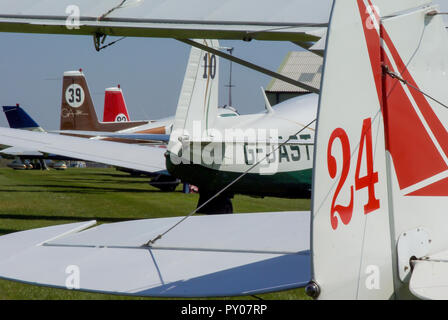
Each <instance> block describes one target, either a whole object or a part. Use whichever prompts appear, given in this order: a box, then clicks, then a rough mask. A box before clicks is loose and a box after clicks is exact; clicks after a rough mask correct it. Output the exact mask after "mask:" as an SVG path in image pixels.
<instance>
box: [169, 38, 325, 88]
mask: <svg viewBox="0 0 448 320" xmlns="http://www.w3.org/2000/svg"><path fill="white" fill-rule="evenodd" d="M177 40H178V41H180V42H183V43H186V44H188V45H190V46H193V47H196V48H199V49H201V50H204V51H207V52H210V53H212V54H215V55H217V56H219V57H221V58H224V59H227V60H230V61H232V62H235V63H238V64H240V65H242V66H245V67H247V68H249V69H253V70H255V71H258V72H261V73H264V74H266V75H268V76H271V77H273V78H276V79H279V80H281V81H284V82H287V83H289V84H292V85H294V86H297V87H299V88H302V89H305V90H307V91H310V92H313V93H317V94H319V93H320V90H319V89H317V88H315V87H312V86H309V85H307V84H305V83H303V82H300V81H297V80H294V79H291V78H289V77H286V76H284V75H282V74H280V73H278V72H274V71H271V70H269V69H265V68H263V67H260V66H258V65H256V64H253V63H251V62H249V61H246V60H243V59H240V58H237V57H235V56H233V55H230V54H227V53H224V52H222V51H219V50H217V49H214V48H211V47H207V46H205V45H203V44H200V43H198V42H196V41H193V40H189V39H177Z"/></svg>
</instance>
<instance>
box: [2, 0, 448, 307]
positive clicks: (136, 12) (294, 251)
mask: <svg viewBox="0 0 448 320" xmlns="http://www.w3.org/2000/svg"><path fill="white" fill-rule="evenodd" d="M60 2H61V1H57V2H56V1H54V2H53V1H48V0H47V1H44V2H39V1H37V2H36V1H34V2H33V5H31V6H30V8H31V9H30V10H29V11H26V9H22V8H27V7H26V6H23V7H22V5H25V4H30V2H29V1H15V2H10V3H9V5H10V6H11V8H13V9H9V8H8V7H7V6H5V7H3V6H2V5H1V6H0V12H6V13H8V14H2V15H1V17H0V29H1V30H4V31H14V30H15V31H21V32H60V33H93V32H94V31H95V30H96V31H97V32H101V31H104V32H106V31H107V32H114V30H116V29H114V28H117V29H119V28H120V27H126V28H125V29H126V30H127V31H126V32H129V33H131V32H135V34H134V35H141V36H144V35H150V32H149V31H148V29H151V28H156V26H160V25H158V23H161V22H166V21H165V20H162V18H164V16H163V14H161V15H160V16H159V18H160V19H159V20H155V19H154V16H152V15H151V18H152V20H150V21H147V20H145V14H148V12H150V11H149V8H150V7H151V4H152V3H150V2H135V1H133V2H132V3H133V4H135V6H138V5H139V3H140V5H141V6H142V7H141V8H138V9H136V8H133V7H132V6H129V7H126V8H123V11H121V10H122V9H121V8H120V6H118V7H114V6H113V1H101V2H99V3H100V4H102V5H105V4H106V3H107V4H109V5H110V6H109V8H110V9H111V10H109V11H107V10H105V11H104V13H103V14H101V13H99V12H95V11H94V9H91V10H90V11H89V10H87V8H88V7H89V6H88V5H86V6H87V8H86V9H84V10H81V12H86V14H87V16H82V17H81V19H80V22H81V25H82V27H81V29H79V30H77V31H76V30H75V31H72V30H67V31H64V30H63V27H60V28H58V27H57V22H58V21H59V20H61V19H62V18H61V17H62V16H63V12H64V11H63V10H64V8H61V7H60V6H59V3H60ZM250 2H251V1H248V3H249V4H250ZM56 3H57V4H58V5H56ZM78 3H79V4H84V3H85V2H84V1H79V2H78ZM123 3H124V4H126V2H122V4H123ZM172 3H176V4H177V5H179V6H180V7H181V8H183V6H182V5H181V4H180V1H179V2H177V1H168V2H167V5H168V4H172ZM204 3H205V1H204ZM207 3H209V1H207ZM213 3H214V4H215V2H213ZM270 3H271V2H270ZM287 3H288V4H289V6H288V7H287V9H288V10H286V11H288V12H283V15H281V14H280V15H279V16H275V17H274V18H272V19H271V20H269V19H268V21H273V20H275V19H276V18H278V19H283V18H288V14H289V13H291V15H293V14H296V13H299V12H300V10H291V9H294V3H295V2H287ZM297 3H300V1H297ZM226 4H228V6H227V7H226V6H222V7H221V8H222V10H221V11H219V10H218V11H217V13H216V14H217V16H211V17H210V16H207V15H206V13H204V19H200V18H203V17H197V19H198V20H199V21H200V23H198V25H196V26H191V25H188V23H185V22H186V21H185V20H186V19H187V18H191V17H190V16H188V11H187V10H185V11H183V10H178V11H176V14H178V15H181V16H182V15H183V14H184V15H185V16H186V17H183V16H182V17H178V16H176V17H175V18H176V19H177V22H179V24H176V23H175V21H174V22H173V24H171V25H168V26H167V25H165V26H164V27H162V26H160V28H161V29H157V28H156V31H155V32H154V34H153V35H155V36H168V37H169V36H172V37H176V36H178V35H179V34H180V31H179V30H178V29H176V28H183V31H184V33H183V35H186V34H191V35H192V36H195V37H197V36H198V35H203V36H207V35H208V34H209V33H207V32H211V33H213V35H214V36H216V35H221V36H222V37H227V38H239V39H242V38H243V36H244V35H245V36H247V35H248V33H245V32H240V31H241V30H245V29H246V31H247V30H248V31H253V30H254V29H257V28H258V27H259V26H260V25H259V24H257V23H256V22H257V21H263V20H261V19H262V18H263V16H262V15H260V12H258V11H257V12H255V13H250V12H251V11H250V10H248V11H245V10H238V11H235V10H230V9H232V8H231V7H232V4H234V5H236V4H235V2H233V1H229V2H226ZM249 4H248V5H249ZM283 4H284V3H283ZM302 4H303V3H302ZM61 5H62V4H61ZM238 5H241V4H240V3H238ZM245 5H246V2H245V3H244V6H245ZM273 5H274V4H273ZM266 6H268V5H267V4H266V3H265V2H262V5H261V7H260V6H259V8H261V9H262V10H265V9H268V8H267V7H266ZM275 6H276V8H282V6H281V5H280V6H279V4H278V3H275ZM93 7H94V8H98V7H101V6H98V5H97V4H95V6H92V7H91V8H93ZM168 7H169V6H168ZM168 7H164V8H160V9H159V8H158V10H155V11H154V12H155V13H157V12H159V13H163V12H164V9H165V10H168V9H169V8H168ZM253 7H256V6H253ZM50 8H51V9H52V10H50ZM81 8H82V6H81ZM112 8H113V9H112ZM171 8H174V7H171ZM178 8H179V7H178ZM207 8H209V9H210V7H207ZM143 9H146V10H143ZM168 11H169V10H168ZM206 11H207V10H204V12H206ZM19 12H20V13H19ZM109 12H112V16H109V15H108V13H109ZM154 12H150V13H154ZM223 12H224V13H223ZM225 12H232V13H233V12H239V13H240V14H242V15H243V13H245V12H249V13H247V15H248V16H247V17H246V20H248V19H250V21H252V22H253V23H248V24H246V25H247V28H245V26H246V25H244V26H243V23H242V21H243V20H244V18H241V19H240V20H238V19H237V20H238V21H236V20H233V22H232V21H227V22H228V23H227V24H219V23H217V22H219V21H216V20H219V19H220V18H222V19H223V17H229V15H227V16H226V15H225ZM242 12H243V13H242ZM262 12H263V11H262ZM271 13H272V11H267V12H266V13H265V14H266V15H270V14H271ZM439 13H440V12H439V11H438V10H437V7H436V6H433V4H432V1H430V0H395V1H390V0H375V1H372V0H356V1H345V0H336V1H334V5H333V8H332V14H331V20H330V25H329V29H328V32H327V42H326V50H325V60H324V72H323V80H322V86H321V93H320V97H319V112H318V126H317V137H316V146H315V156H314V162H315V165H314V181H313V199H312V211H311V213H306V212H302V213H301V212H277V213H256V214H239V215H219V216H201V217H189V218H188V219H186V218H182V219H179V218H167V219H154V220H142V221H131V222H122V223H115V224H106V225H101V226H98V227H93V228H90V227H92V226H93V224H94V223H95V222H89V223H75V224H68V225H60V226H53V227H48V228H42V229H36V230H30V231H24V232H19V233H12V234H9V235H6V236H2V237H0V276H1V277H3V278H5V279H12V280H17V281H23V282H27V283H33V284H40V285H47V286H54V287H61V288H64V287H69V288H78V289H81V290H88V291H98V292H109V293H122V294H131V295H148V296H165V297H166V296H168V297H174V296H176V297H192V296H222V295H224V296H227V295H240V294H255V293H261V292H269V291H278V290H283V289H289V288H296V287H302V286H306V291H307V292H308V293H309V294H310V295H311V296H313V297H315V298H318V299H389V298H397V299H399V298H403V299H404V298H411V297H418V298H424V299H444V298H448V263H447V262H446V261H447V256H448V253H447V250H448V237H447V235H446V223H447V222H448V221H447V219H448V218H447V215H446V212H445V211H446V205H447V200H446V199H447V196H448V194H447V193H448V188H447V179H448V178H447V176H448V174H447V172H448V132H447V130H446V127H445V126H444V123H447V121H446V118H447V114H446V103H447V100H448V98H447V95H446V87H447V85H448V83H447V78H446V74H447V70H446V68H447V67H448V38H447V37H448V36H447V32H446V30H445V26H444V24H443V20H442V18H441V15H440V14H439ZM91 14H93V15H95V14H96V18H95V19H90V18H89V17H91ZM120 14H122V16H119V17H117V15H120ZM173 14H174V11H173ZM103 15H104V16H103ZM214 17H217V19H216V20H213V18H214ZM289 17H290V18H291V19H292V17H293V16H289ZM131 18H134V19H133V20H132V22H128V20H129V21H130V20H131ZM206 18H207V19H206ZM126 19H127V20H126ZM198 20H195V21H194V22H198ZM181 21H182V22H184V23H185V24H184V25H183V26H181V25H180V22H181ZM284 21H288V20H284ZM290 21H297V20H290ZM49 22H53V23H49ZM187 22H188V21H187ZM212 22H216V24H213V23H212ZM221 22H222V21H221ZM139 23H140V24H141V26H144V27H146V28H147V29H144V30H138V31H137V28H136V26H135V25H133V26H131V25H132V24H137V25H138V24H139ZM128 24H129V25H128ZM273 24H274V25H276V24H275V23H273ZM105 26H108V28H103V27H105ZM277 26H278V25H277ZM294 26H297V24H295V25H294ZM109 27H110V29H109ZM164 28H165V29H164ZM171 29H172V30H171ZM109 30H111V31H109ZM132 30H133V31H132ZM204 30H205V31H204ZM210 30H211V31H210ZM238 30H240V31H238ZM258 30H259V31H261V30H263V28H262V27H260V28H259V29H258ZM264 30H265V29H264ZM295 31H296V32H299V35H297V34H295V33H294V32H292V30H288V32H281V31H275V32H269V31H267V34H265V33H263V32H261V33H259V34H257V35H258V37H259V38H260V39H263V38H264V39H266V38H269V37H270V36H272V37H273V38H275V37H276V36H278V38H277V39H281V40H292V39H294V38H296V39H298V38H300V37H302V36H303V34H302V33H300V32H302V31H303V30H300V27H299V30H295ZM145 32H148V33H147V34H145ZM273 33H274V34H273ZM279 33H281V34H280V35H279ZM249 34H250V35H252V34H251V33H250V32H249ZM348 92H350V94H347V93H348ZM9 130H12V129H1V131H0V143H4V141H1V140H8V139H5V135H8V134H9V135H11V136H13V133H11V132H14V130H12V131H9ZM409 141H412V143H409ZM164 230H165V231H164ZM73 270H75V271H76V272H74V273H73V272H72V271H73ZM66 272H68V273H69V276H68V274H67V273H66ZM70 272H72V273H70ZM75 275H76V277H75ZM73 279H75V280H76V279H77V281H73Z"/></svg>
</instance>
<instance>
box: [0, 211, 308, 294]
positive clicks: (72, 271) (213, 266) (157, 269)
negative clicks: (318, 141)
mask: <svg viewBox="0 0 448 320" xmlns="http://www.w3.org/2000/svg"><path fill="white" fill-rule="evenodd" d="M180 219H181V218H180V217H176V218H161V219H148V220H136V221H128V222H120V223H113V224H103V225H100V226H97V227H94V228H91V229H87V230H85V231H81V232H76V231H75V232H73V230H75V229H79V230H83V229H85V225H83V224H70V225H62V226H57V227H47V228H40V229H34V230H30V231H25V232H18V233H12V234H8V235H6V236H3V237H0V277H1V278H4V279H10V280H16V281H20V282H25V283H31V284H38V285H45V286H51V287H58V288H67V287H69V288H70V285H71V284H72V285H73V287H74V288H76V289H80V290H86V291H94V292H103V293H114V294H129V295H138V296H158V297H198V296H235V295H247V294H256V293H263V292H271V291H279V290H285V289H291V288H297V287H302V286H304V285H306V284H307V283H308V281H309V280H310V278H311V275H310V266H311V263H310V255H309V238H310V234H309V232H310V214H309V212H274V213H272V212H270V213H253V214H233V215H217V216H198V217H191V218H189V219H187V220H186V221H184V222H183V223H181V224H180V225H178V226H177V227H176V228H174V229H173V230H171V231H170V232H168V233H167V234H166V235H164V236H163V237H162V238H161V239H160V240H158V241H157V242H155V244H154V245H153V246H152V247H148V246H145V243H147V242H148V241H149V240H152V239H153V238H155V237H156V236H157V235H159V234H160V233H162V232H164V231H166V230H167V229H168V228H170V227H171V226H173V225H174V224H175V223H176V222H178V221H179V220H180Z"/></svg>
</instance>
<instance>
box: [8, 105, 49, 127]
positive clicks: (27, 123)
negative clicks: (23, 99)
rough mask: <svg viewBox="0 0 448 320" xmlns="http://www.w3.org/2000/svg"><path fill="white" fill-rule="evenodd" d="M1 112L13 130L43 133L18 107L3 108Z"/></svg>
mask: <svg viewBox="0 0 448 320" xmlns="http://www.w3.org/2000/svg"><path fill="white" fill-rule="evenodd" d="M3 112H4V113H5V115H6V119H8V123H9V126H10V127H11V128H13V129H25V130H34V131H36V130H37V131H43V129H42V128H41V127H40V126H39V125H38V124H37V123H36V121H34V120H33V118H31V117H30V115H29V114H28V113H26V111H25V110H23V109H22V108H21V107H20V106H19V105H16V106H3Z"/></svg>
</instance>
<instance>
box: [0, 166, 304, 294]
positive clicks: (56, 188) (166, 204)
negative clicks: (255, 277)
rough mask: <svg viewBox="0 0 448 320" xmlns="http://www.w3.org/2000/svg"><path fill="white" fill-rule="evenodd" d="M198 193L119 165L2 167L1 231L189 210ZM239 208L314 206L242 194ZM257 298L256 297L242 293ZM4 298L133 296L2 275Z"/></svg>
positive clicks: (236, 204) (236, 203) (0, 291)
mask: <svg viewBox="0 0 448 320" xmlns="http://www.w3.org/2000/svg"><path fill="white" fill-rule="evenodd" d="M197 200H198V195H197V194H183V193H181V192H180V191H177V192H173V193H164V192H159V191H158V189H156V188H153V187H151V186H150V185H149V184H148V178H144V177H140V178H135V177H130V176H129V175H128V174H126V173H121V172H118V171H116V170H115V169H69V170H66V171H55V170H51V171H13V170H11V169H0V235H4V234H7V233H11V232H15V231H20V230H27V229H31V228H38V227H45V226H50V225H56V224H63V223H71V222H77V221H85V220H92V219H96V220H97V221H98V222H99V223H108V222H118V221H124V220H131V219H147V218H158V217H169V216H184V215H186V214H188V213H189V212H191V211H192V210H193V209H194V208H195V206H196V203H197ZM233 206H234V211H235V212H261V211H291V210H295V211H297V210H309V207H310V201H309V200H298V199H294V200H290V199H277V198H264V199H261V198H260V199H259V198H251V197H246V196H236V197H235V198H234V200H233ZM260 297H261V298H263V299H305V298H306V296H305V294H304V292H303V290H301V289H298V290H290V291H284V292H278V293H272V294H264V295H260ZM239 298H240V299H241V298H243V299H246V298H247V299H254V298H253V297H239ZM0 299H133V298H130V297H126V296H114V295H103V294H93V293H84V292H79V291H69V290H61V289H52V288H45V287H37V286H31V285H25V284H20V283H15V282H11V281H5V280H0Z"/></svg>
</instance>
